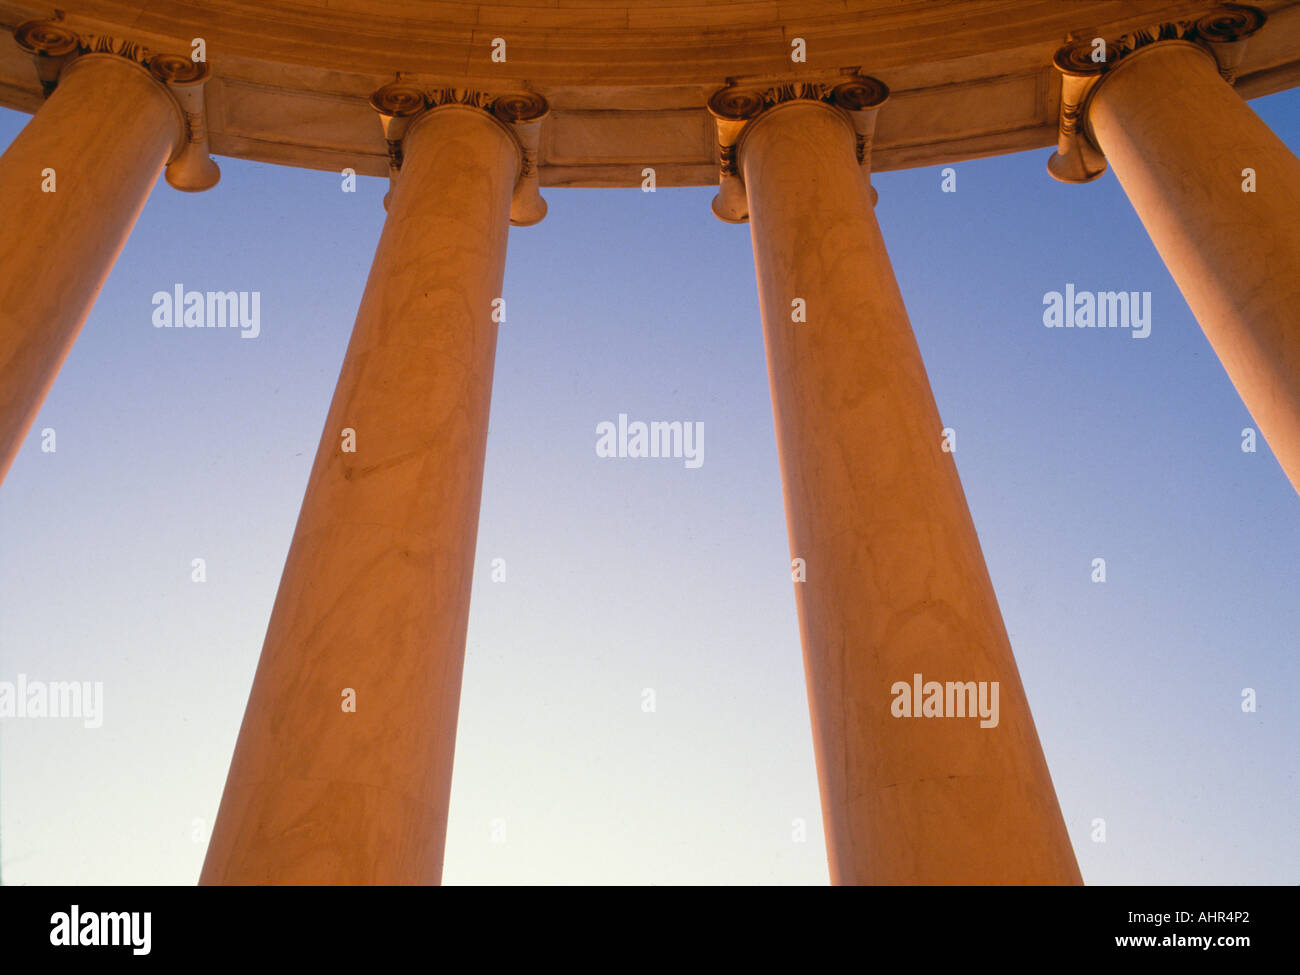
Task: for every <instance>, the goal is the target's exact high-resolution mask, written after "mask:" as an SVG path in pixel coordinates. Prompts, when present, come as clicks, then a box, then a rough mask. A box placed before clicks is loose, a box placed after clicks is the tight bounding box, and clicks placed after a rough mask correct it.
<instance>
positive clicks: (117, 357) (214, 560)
mask: <svg viewBox="0 0 1300 975" xmlns="http://www.w3.org/2000/svg"><path fill="white" fill-rule="evenodd" d="M1252 105H1253V107H1254V108H1255V110H1256V111H1257V112H1259V113H1260V115H1261V116H1262V117H1263V118H1264V119H1265V121H1267V122H1268V123H1269V124H1270V125H1271V126H1272V127H1273V129H1274V131H1276V132H1277V133H1278V134H1279V136H1280V137H1281V138H1282V139H1283V140H1284V141H1285V142H1286V143H1287V144H1288V145H1289V146H1291V148H1292V149H1293V150H1294V149H1296V148H1297V147H1300V92H1287V93H1283V94H1279V95H1274V96H1270V97H1268V98H1264V99H1259V100H1256V101H1255V102H1253V103H1252ZM885 110H886V111H888V108H886V109H885ZM26 119H27V117H26V116H24V115H21V114H19V113H14V112H9V111H0V146H7V145H8V143H9V142H10V141H11V140H12V139H13V137H14V136H15V135H16V134H17V132H18V131H19V130H20V129H21V127H22V125H23V124H24V123H25V122H26ZM1048 154H1049V150H1046V149H1044V150H1038V151H1033V152H1027V153H1021V154H1017V155H1012V156H1003V157H999V158H994V159H988V160H981V161H974V162H968V163H961V164H957V165H956V166H955V167H954V168H955V169H956V172H957V192H956V193H942V192H941V189H940V185H941V181H942V180H941V174H940V168H939V167H934V168H925V169H916V170H908V171H903V172H893V173H881V174H877V175H876V176H875V177H874V183H875V185H876V187H877V188H878V190H879V192H880V202H879V205H878V208H877V214H878V216H879V219H880V222H881V225H882V228H883V231H884V234H885V239H886V241H887V242H888V245H889V248H890V254H891V257H892V260H893V263H894V267H895V270H896V273H897V275H898V279H899V283H900V286H901V289H902V292H903V295H904V298H905V299H906V301H907V305H908V310H909V313H910V315H911V319H912V323H913V327H914V328H915V330H916V333H917V337H918V340H919V342H920V346H921V350H922V352H923V354H924V356H925V361H926V365H927V368H928V370H929V374H930V378H931V382H932V384H933V387H934V390H935V395H936V399H937V401H938V404H939V408H940V411H941V414H942V416H943V420H944V423H945V424H946V425H947V426H951V427H953V428H955V429H956V431H957V434H958V450H957V454H956V459H957V464H958V468H959V471H960V473H961V477H962V481H963V485H964V487H965V490H966V495H967V498H968V499H969V502H970V505H971V510H972V513H973V516H974V519H975V524H976V526H977V528H978V531H979V535H980V539H981V542H982V544H983V547H984V553H985V557H986V559H987V561H988V565H989V569H990V572H991V575H992V578H993V582H994V585H995V587H996V590H997V594H998V598H999V600H1000V604H1001V608H1002V612H1003V615H1004V617H1005V619H1006V623H1007V627H1008V630H1009V632H1010V635H1011V642H1012V646H1013V648H1014V649H1015V652H1016V657H1017V660H1018V663H1019V666H1020V670H1021V674H1022V676H1023V679H1024V683H1025V687H1026V691H1027V693H1028V695H1029V700H1030V702H1031V705H1032V707H1033V712H1034V718H1035V721H1036V723H1037V726H1038V730H1039V734H1040V736H1041V739H1042V742H1043V746H1044V749H1045V752H1046V755H1047V759H1048V764H1049V766H1050V768H1051V770H1052V775H1053V778H1054V780H1055V783H1056V788H1057V792H1058V795H1059V797H1060V800H1061V806H1062V810H1063V813H1064V815H1065V819H1066V823H1067V826H1068V828H1069V831H1070V836H1071V839H1072V840H1073V842H1074V846H1075V850H1076V852H1077V854H1078V858H1079V862H1080V867H1081V869H1082V871H1083V876H1084V879H1085V881H1087V882H1088V883H1094V884H1126V883H1154V884H1167V883H1194V884H1199V883H1226V884H1236V883H1270V884H1295V883H1296V882H1297V879H1298V878H1297V875H1298V874H1300V831H1297V830H1296V829H1295V822H1296V820H1297V814H1298V813H1300V794H1298V788H1297V780H1296V769H1297V766H1298V765H1300V762H1298V761H1297V759H1298V758H1300V744H1298V740H1300V736H1297V734H1296V729H1297V727H1300V721H1298V720H1297V719H1298V718H1300V663H1297V653H1296V650H1297V642H1296V641H1297V637H1296V634H1297V633H1298V632H1300V599H1297V598H1296V588H1297V578H1298V576H1300V573H1298V572H1297V569H1298V568H1300V555H1297V553H1298V552H1300V498H1297V496H1296V495H1295V493H1294V491H1293V490H1292V488H1291V486H1290V485H1289V483H1288V482H1287V480H1286V478H1285V476H1284V475H1283V474H1282V471H1281V469H1280V468H1279V467H1278V465H1277V462H1276V461H1275V460H1274V459H1273V456H1272V454H1271V452H1270V451H1269V449H1268V447H1267V445H1265V444H1264V443H1263V442H1262V441H1260V446H1259V450H1258V452H1256V453H1254V454H1247V453H1243V452H1242V450H1241V449H1240V444H1241V430H1242V428H1243V427H1247V426H1252V425H1253V424H1252V423H1251V420H1250V417H1249V415H1248V413H1247V412H1246V410H1245V408H1244V407H1243V405H1242V404H1241V402H1240V400H1239V398H1238V397H1237V395H1236V393H1235V391H1234V390H1233V388H1232V386H1231V384H1230V383H1229V381H1228V379H1227V377H1226V375H1225V374H1224V372H1223V370H1222V368H1221V366H1220V365H1219V364H1218V361H1217V360H1216V358H1215V356H1214V354H1213V351H1212V350H1211V349H1210V347H1209V345H1208V343H1207V342H1206V340H1205V338H1204V336H1203V335H1202V333H1201V331H1200V329H1199V328H1198V326H1197V325H1196V323H1195V321H1194V320H1193V318H1192V317H1191V315H1190V313H1189V312H1188V310H1187V307H1186V305H1185V303H1184V302H1183V300H1182V298H1181V296H1180V295H1179V293H1178V291H1177V288H1176V287H1175V286H1174V283H1173V281H1172V280H1171V278H1170V276H1169V274H1168V272H1167V271H1166V270H1165V269H1164V267H1163V265H1162V263H1161V262H1160V259H1159V257H1158V255H1157V254H1156V252H1155V249H1154V248H1153V246H1152V245H1151V243H1150V241H1149V239H1148V238H1147V236H1146V234H1145V232H1144V231H1143V229H1142V226H1141V224H1140V223H1139V221H1138V219H1137V217H1136V215H1135V214H1134V212H1133V209H1132V207H1131V206H1130V205H1129V204H1128V202H1127V200H1126V198H1125V197H1124V195H1123V192H1122V191H1121V189H1120V187H1119V185H1118V183H1117V181H1116V180H1115V177H1114V175H1113V174H1111V173H1107V174H1106V175H1105V176H1104V177H1103V178H1102V179H1101V180H1099V181H1098V182H1096V183H1093V184H1089V185H1085V186H1065V185H1062V184H1059V183H1056V182H1054V181H1053V180H1052V179H1051V178H1050V177H1048V175H1047V172H1046V168H1045V167H1046V159H1047V156H1048ZM219 162H220V164H221V166H222V170H223V178H222V181H221V183H220V185H219V186H218V187H217V188H216V189H214V190H212V191H210V192H207V193H204V194H199V195H186V194H181V193H177V192H175V191H173V190H172V189H170V188H169V187H167V186H166V185H165V184H162V183H161V182H160V183H159V186H158V187H157V188H156V189H155V191H154V193H153V195H152V196H151V198H150V200H149V202H148V205H147V206H146V207H145V209H144V212H143V214H142V215H141V217H140V220H139V222H138V224H137V225H136V228H135V230H134V232H133V234H132V236H131V239H130V240H129V242H128V243H127V245H126V248H125V250H124V251H123V253H122V255H121V257H120V259H119V260H118V262H117V265H116V267H115V269H114V271H113V273H112V275H111V276H110V277H109V279H108V282H107V284H106V286H105V287H104V290H103V292H102V293H101V295H100V297H99V300H98V302H97V304H96V306H95V309H94V311H93V312H92V314H91V316H90V318H89V320H88V321H87V323H86V326H85V328H84V330H83V332H82V334H81V337H80V338H79V340H78V342H77V345H76V347H75V348H74V350H73V352H72V354H71V356H70V357H69V359H68V361H67V363H66V364H65V365H64V367H63V370H62V372H61V374H60V376H59V379H58V381H57V383H56V384H55V386H54V389H53V391H52V392H51V393H50V395H49V397H48V399H47V400H46V402H45V405H44V408H43V410H42V412H41V414H40V416H39V418H38V419H37V421H36V425H35V428H34V429H35V430H36V431H39V430H41V429H43V428H46V427H49V428H53V429H55V430H56V434H57V451H56V452H55V453H52V454H50V453H43V452H42V451H41V449H40V442H39V437H38V436H37V435H36V434H35V433H33V435H31V436H29V438H28V440H27V442H26V443H25V444H24V446H23V448H22V450H21V452H20V454H19V456H18V459H17V460H16V462H15V464H14V466H13V468H12V470H11V472H10V473H9V475H8V478H7V479H6V481H5V483H4V484H3V486H0V680H10V681H12V680H15V679H16V676H17V675H18V674H20V673H22V674H26V675H27V676H28V677H29V678H32V679H49V680H85V681H102V682H103V683H104V712H105V713H104V724H103V727H101V728H97V729H87V728H84V727H82V725H81V723H80V722H75V721H60V720H37V719H30V718H29V719H17V718H14V719H7V720H3V721H0V850H2V853H0V867H2V868H3V873H4V881H5V882H6V883H11V884H51V883H69V884H160V883H167V884H189V883H193V882H194V881H195V880H196V879H197V876H198V872H199V868H200V865H201V863H202V858H203V852H204V848H205V843H206V836H207V830H208V828H209V827H210V823H211V820H212V817H213V815H214V814H215V811H216V808H217V803H218V801H219V799H220V795H221V789H222V785H223V783H224V779H225V772H226V768H227V765H228V762H229V759H230V754H231V750H232V748H233V745H234V740H235V735H236V733H237V731H238V728H239V722H240V719H241V717H242V713H243V707H244V701H245V699H246V696H247V693H248V689H249V685H250V681H251V679H252V675H253V669H254V666H255V664H256V661H257V656H258V653H259V651H260V648H261V644H262V638H263V635H264V632H265V628H266V623H267V619H268V616H269V613H270V610H271V605H272V601H273V599H274V596H275V591H276V586H277V583H278V581H279V574H280V571H281V569H282V567H283V564H284V558H285V555H286V552H287V550H288V544H289V540H290V537H291V534H292V531H293V526H294V520H295V517H296V513H297V509H298V505H299V503H300V501H301V499H302V494H303V490H304V488H305V485H306V480H307V475H308V472H309V469H310V466H311V461H312V457H313V454H314V451H315V449H316V445H317V442H318V439H319V437H320V432H321V426H322V424H323V422H324V419H325V413H326V409H327V407H328V404H329V400H330V395H331V392H332V389H333V384H334V381H335V379H336V377H337V375H338V370H339V366H340V364H341V362H342V357H343V353H344V349H345V346H346V342H347V338H348V334H349V332H350V330H351V327H352V322H353V317H354V315H355V312H356V308H357V304H358V302H359V300H360V296H361V291H362V287H363V285H364V282H365V278H366V275H367V273H368V270H369V263H370V259H371V256H372V254H373V252H374V247H375V244H376V242H377V240H378V236H379V231H380V228H381V225H382V221H383V215H384V212H383V207H382V204H381V200H382V197H383V194H384V192H385V190H386V182H385V181H379V180H369V179H361V180H360V181H359V185H358V191H357V192H356V193H351V194H347V193H343V192H341V190H340V185H341V180H340V177H339V176H338V175H337V174H330V173H316V172H307V171H301V170H293V169H285V168H278V167H273V166H265V165H260V164H254V163H248V162H243V161H239V160H233V159H226V158H222V159H220V160H219ZM713 192H714V191H713V190H712V189H707V188H700V189H686V190H682V189H678V190H673V189H660V190H659V191H658V192H656V193H653V194H650V193H642V192H641V191H640V190H636V189H630V190H546V191H545V195H546V197H547V199H548V201H549V204H550V213H549V216H548V217H547V219H546V220H545V221H544V222H543V223H541V224H540V225H538V226H536V227H531V228H520V229H515V230H512V231H511V235H510V243H509V254H508V258H507V269H506V283H505V297H506V299H507V302H508V310H509V314H508V321H507V323H506V324H504V325H503V326H502V327H501V331H500V339H499V346H498V353H497V369H496V379H495V387H494V393H493V403H492V422H491V431H490V434H489V440H488V453H487V465H486V473H485V479H484V492H483V509H482V518H481V524H480V532H479V544H478V559H477V564H476V568H475V592H474V597H473V606H472V609H471V616H470V627H469V646H468V653H467V658H466V666H465V677H464V690H463V694H462V701H461V717H460V728H459V733H458V741H457V752H456V769H455V779H454V782H453V790H452V791H453V795H452V802H451V820H450V826H449V832H448V841H447V856H446V868H445V875H444V879H445V881H446V882H447V883H457V884H467V883H513V882H536V883H575V882H610V883H623V882H630V883H730V882H754V883H795V884H820V883H825V882H826V879H827V874H826V866H825V856H824V851H823V847H822V836H821V822H820V813H819V807H818V795H817V783H816V773H815V768H814V763H813V754H812V742H811V735H810V732H809V725H808V716H807V709H806V697H805V691H804V685H803V670H802V663H801V658H800V650H799V639H798V630H797V623H796V619H795V609H794V599H793V594H792V591H791V583H790V577H789V554H788V551H787V543H786V533H785V525H784V513H783V508H782V500H781V485H780V476H779V470H778V466H777V458H776V450H775V442H774V437H773V429H772V415H771V407H770V404H769V398H768V383H767V373H766V365H765V362H764V357H763V344H762V334H761V327H760V323H759V315H758V307H757V299H756V293H755V284H754V271H753V258H752V253H751V249H750V240H749V232H748V229H747V228H746V227H737V226H730V225H726V224H723V223H721V222H719V221H718V220H717V219H715V218H714V217H713V216H712V215H711V213H710V210H709V203H710V200H711V198H712V195H713ZM1067 282H1069V283H1073V284H1074V285H1075V286H1076V287H1077V288H1079V289H1081V290H1083V289H1086V290H1094V291H1110V290H1129V291H1150V292H1151V293H1152V309H1153V312H1152V328H1151V334H1150V336H1149V337H1148V338H1145V339H1141V340H1135V339H1133V338H1131V336H1130V335H1129V334H1128V332H1127V331H1124V330H1065V329H1046V328H1044V327H1043V324H1042V310H1043V296H1044V294H1045V293H1047V292H1049V291H1053V290H1058V291H1059V290H1063V288H1064V286H1065V285H1066V283H1067ZM177 283H182V284H184V285H185V287H186V288H193V289H196V290H205V291H206V290H235V291H260V292H261V334H260V336H259V337H258V338H257V339H255V340H241V339H240V338H239V336H238V334H237V333H236V332H231V331H226V330H201V329H200V330H190V329H176V330H173V329H155V328H153V327H152V325H151V314H152V311H153V308H152V304H151V298H152V295H153V294H154V293H155V292H156V291H160V290H170V289H172V288H173V287H174V286H175V285H176V284H177ZM621 412H622V413H628V414H629V415H630V416H632V417H633V418H634V419H635V418H640V419H659V420H683V421H695V422H703V424H704V426H705V430H706V436H705V454H704V464H703V466H702V467H700V468H698V469H688V468H686V467H685V466H684V465H683V464H682V462H681V461H680V460H632V459H625V460H611V459H601V458H599V457H597V456H596V453H595V449H594V446H595V440H596V437H595V428H596V425H597V424H598V423H600V422H602V421H606V420H616V419H617V417H618V414H619V413H621ZM862 449H863V450H869V449H870V446H869V445H866V444H864V445H862ZM1097 557H1103V558H1105V559H1106V563H1107V575H1108V579H1107V581H1106V582H1105V583H1104V584H1096V583H1093V582H1092V581H1091V579H1090V575H1091V563H1092V560H1093V559H1094V558H1097ZM194 558H204V559H206V562H207V581H206V582H205V583H202V584H196V583H194V582H192V581H191V578H190V573H191V568H190V567H191V560H192V559H194ZM494 558H503V559H505V560H506V567H507V578H506V581H505V582H502V583H494V582H492V581H491V579H490V572H491V560H492V559H494ZM1247 687H1250V688H1254V689H1255V691H1256V693H1257V696H1258V710H1257V712H1255V713H1243V712H1242V710H1241V706H1240V701H1241V694H1242V689H1243V688H1247ZM645 688H653V689H654V690H655V697H656V705H657V709H656V710H655V711H654V712H653V713H646V712H644V711H643V710H642V706H641V704H642V699H643V690H644V689H645ZM1098 818H1101V819H1104V820H1105V822H1106V841H1105V842H1104V843H1099V842H1094V841H1093V840H1092V838H1091V835H1092V832H1093V826H1092V823H1093V820H1094V819H1098ZM798 819H803V820H805V821H806V823H807V830H808V831H807V839H806V841H804V842H797V841H795V840H794V839H793V838H792V835H793V833H794V822H795V821H796V820H798ZM503 825H504V842H498V841H496V840H498V839H500V837H501V827H502V826H503ZM494 826H495V827H496V830H495V832H496V839H494Z"/></svg>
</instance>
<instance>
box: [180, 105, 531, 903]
mask: <svg viewBox="0 0 1300 975" xmlns="http://www.w3.org/2000/svg"><path fill="white" fill-rule="evenodd" d="M404 155H405V162H404V165H403V169H402V174H401V178H400V180H399V181H398V184H397V187H396V189H395V190H394V192H393V194H392V198H391V202H390V206H389V211H388V217H387V220H386V222H385V224H384V230H383V234H382V236H381V237H380V241H379V247H378V250H377V251H376V253H375V258H374V265H373V267H372V270H371V273H370V279H369V281H368V282H367V284H366V289H365V294H364V295H363V297H362V300H361V307H360V310H359V311H358V313H357V320H356V326H355V328H354V330H353V334H352V340H351V343H350V345H349V347H348V351H347V356H346V358H345V360H344V363H343V369H342V373H341V375H340V377H339V381H338V387H337V390H336V392H335V394H334V400H333V403H332V405H331V406H330V411H329V416H328V419H327V421H326V424H325V431H324V433H323V435H322V437H321V443H320V448H319V450H318V451H317V455H316V461H315V465H314V466H313V468H312V473H311V479H310V482H309V484H308V487H307V494H306V497H305V498H304V500H303V504H302V512H301V515H300V516H299V521H298V527H297V530H296V532H295V534H294V538H293V544H292V547H291V549H290V552H289V557H288V561H287V562H286V564H285V569H284V575H283V577H282V579H281V581H280V590H279V593H278V595H277V597H276V601H275V607H274V610H273V612H272V615H271V622H270V626H269V628H268V630H267V635H266V642H265V645H264V647H263V649H262V657H261V660H260V662H259V664H258V668H257V673H256V676H255V678H254V682H253V689H252V693H251V695H250V697H249V701H248V706H247V710H246V712H245V715H244V722H243V726H242V728H241V729H240V732H239V739H238V743H237V745H236V748H235V754H234V758H233V760H232V763H231V768H230V774H229V778H228V779H227V782H226V789H225V793H224V796H223V798H222V801H221V809H220V812H219V814H218V817H217V822H216V825H215V828H214V831H213V835H212V841H211V845H210V846H209V849H208V854H207V860H206V862H205V864H204V868H203V875H202V882H203V883H236V884H243V883H259V884H261V883H285V884H318V883H330V884H381V883H382V884H416V883H419V884H425V883H438V882H439V881H440V879H441V875H442V860H443V846H444V839H445V832H446V823H447V805H448V797H449V793H450V788H451V773H452V758H453V754H454V751H455V738H456V716H457V709H458V705H459V701H460V683H461V670H462V664H463V661H464V652H465V631H466V626H467V619H468V614H469V599H470V581H471V576H472V572H473V566H474V548H475V541H476V537H477V532H478V513H479V498H480V490H481V487H482V480H483V458H484V452H485V449H486V439H487V425H488V407H489V400H490V397H491V386H492V368H493V360H494V357H495V351H496V329H497V326H496V324H495V323H494V322H493V321H492V320H491V312H492V300H493V299H494V298H496V297H498V296H499V295H500V294H501V284H502V278H503V275H504V269H505V253H506V236H507V231H508V226H509V218H510V198H511V192H512V190H513V187H514V184H515V179H516V176H517V174H518V170H519V165H520V157H519V154H518V149H517V146H516V144H515V142H514V140H513V138H512V137H511V135H510V134H509V132H508V131H507V130H506V129H505V127H504V126H503V125H501V124H500V123H499V122H497V121H496V120H495V119H493V118H492V117H491V116H489V115H488V114H487V113H485V112H482V111H480V110H478V109H476V108H469V107H466V106H459V105H456V106H444V107H440V108H435V109H433V110H431V111H429V112H427V113H426V114H425V115H424V116H422V117H420V118H418V119H416V121H415V122H413V123H412V125H411V128H410V130H409V131H408V133H407V135H406V137H405V142H404ZM349 428H350V429H352V430H354V431H355V437H356V451H355V453H348V452H344V451H343V450H342V449H341V446H342V442H343V441H342V436H343V433H344V431H345V430H346V429H349ZM345 689H351V690H352V691H354V692H355V695H356V711H355V713H349V712H345V711H344V710H343V709H342V706H341V705H342V701H343V697H342V695H344V693H345Z"/></svg>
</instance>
